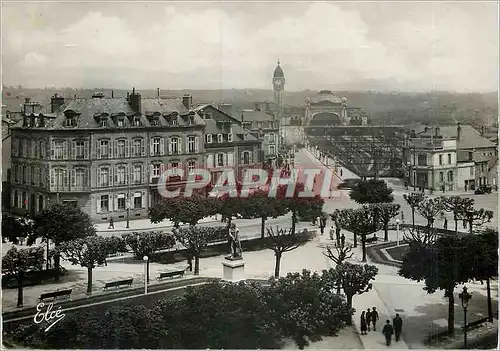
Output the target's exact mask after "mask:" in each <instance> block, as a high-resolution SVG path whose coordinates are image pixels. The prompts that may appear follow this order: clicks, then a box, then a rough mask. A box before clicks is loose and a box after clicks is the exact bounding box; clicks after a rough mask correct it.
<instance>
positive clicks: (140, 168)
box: [11, 90, 205, 222]
mask: <svg viewBox="0 0 500 351" xmlns="http://www.w3.org/2000/svg"><path fill="white" fill-rule="evenodd" d="M127 95H128V96H127V98H108V97H105V96H104V95H103V94H94V96H93V97H92V98H91V99H78V98H75V99H71V100H69V101H67V100H65V99H64V98H62V97H58V96H54V97H53V98H52V99H51V107H50V110H45V109H44V108H43V107H42V106H41V105H40V104H37V103H31V102H29V103H26V104H25V106H24V108H25V110H24V113H23V120H22V121H20V122H19V123H18V124H17V125H16V126H14V127H13V128H12V129H11V130H12V137H11V139H12V181H11V185H12V189H11V206H12V209H13V211H15V212H17V213H19V214H27V213H36V212H38V211H40V210H42V209H43V208H44V207H45V206H46V205H47V204H49V203H56V202H63V203H70V204H73V205H74V206H77V207H79V208H82V209H83V210H84V211H85V212H87V213H88V214H89V215H90V216H91V218H92V219H93V220H94V221H95V222H102V221H109V219H110V218H113V219H114V220H120V219H124V218H125V216H126V214H127V212H128V213H129V215H130V218H131V219H133V218H138V217H147V214H148V209H149V207H150V206H152V205H154V204H155V202H157V201H159V200H160V195H159V194H158V190H157V183H158V179H159V178H160V176H161V174H162V172H163V171H164V170H165V169H167V168H182V169H183V170H185V175H186V176H185V177H184V178H182V179H180V178H179V177H172V178H170V179H168V182H169V185H172V186H179V187H182V186H183V185H185V183H186V179H187V174H189V171H190V170H192V169H194V168H195V167H200V166H204V151H205V143H204V138H205V136H204V130H205V122H204V121H203V119H202V118H201V117H200V116H199V115H198V113H197V112H196V111H194V110H192V109H191V105H192V99H191V97H190V96H184V97H182V98H160V97H157V98H148V99H143V98H141V95H140V94H138V93H136V92H135V90H134V91H133V92H132V93H131V94H127ZM127 209H128V210H129V211H127Z"/></svg>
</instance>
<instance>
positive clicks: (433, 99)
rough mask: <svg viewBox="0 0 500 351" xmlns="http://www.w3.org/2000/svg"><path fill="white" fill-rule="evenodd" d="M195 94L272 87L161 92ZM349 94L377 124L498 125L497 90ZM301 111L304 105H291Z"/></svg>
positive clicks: (69, 92) (43, 97)
mask: <svg viewBox="0 0 500 351" xmlns="http://www.w3.org/2000/svg"><path fill="white" fill-rule="evenodd" d="M95 91H101V92H103V93H104V94H105V95H106V96H111V89H99V88H96V89H70V88H65V89H55V88H45V89H25V88H22V87H5V86H4V88H3V100H2V104H3V105H5V108H6V109H7V110H10V111H19V110H20V105H21V104H23V102H24V99H25V98H26V97H30V98H31V99H32V100H35V101H38V102H40V103H41V104H43V105H49V104H50V97H51V96H52V95H53V94H54V93H57V94H58V95H60V96H64V97H67V98H70V97H73V96H74V95H77V96H79V97H91V96H92V93H93V92H95ZM140 93H141V94H142V96H143V97H154V96H156V94H157V92H156V89H151V90H141V91H140ZM187 93H189V94H191V95H192V96H193V101H194V102H195V103H211V102H213V103H219V102H227V103H232V104H233V105H235V106H238V107H241V108H252V107H253V103H254V102H256V101H265V100H269V101H272V100H273V91H272V90H264V89H261V90H259V89H247V90H235V89H233V90H161V92H160V94H161V95H162V96H182V95H183V94H187ZM334 93H335V94H337V95H339V96H345V97H346V98H347V101H348V103H349V105H351V106H357V107H361V108H363V109H364V110H366V111H367V112H368V114H369V115H371V117H372V118H373V120H374V122H376V123H411V122H423V123H456V122H458V121H461V122H469V123H472V122H474V123H476V124H483V123H485V124H492V123H493V122H495V123H497V118H498V117H497V116H498V103H497V94H496V93H485V94H480V93H469V94H458V93H447V92H433V93H398V92H394V93H386V92H383V93H382V92H372V91H363V92H352V91H337V92H334ZM316 94H318V91H311V90H304V91H298V92H285V96H284V98H285V105H286V106H288V107H290V108H291V107H303V106H304V100H305V99H306V98H307V97H313V96H314V95H316ZM126 95H127V91H126V90H114V96H115V97H125V96H126ZM292 110H295V111H294V113H297V112H296V111H301V109H292Z"/></svg>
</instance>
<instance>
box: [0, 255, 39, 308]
mask: <svg viewBox="0 0 500 351" xmlns="http://www.w3.org/2000/svg"><path fill="white" fill-rule="evenodd" d="M43 256H44V253H43V248H41V247H33V248H27V249H21V250H18V249H17V248H16V247H12V248H10V249H9V251H7V253H6V254H5V255H4V256H3V257H2V272H4V273H5V274H7V275H12V276H15V277H16V278H17V307H23V300H24V298H23V286H24V279H25V274H26V272H28V271H40V270H42V267H43V262H44V261H45V260H44V258H43Z"/></svg>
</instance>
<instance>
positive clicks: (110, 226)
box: [108, 217, 115, 229]
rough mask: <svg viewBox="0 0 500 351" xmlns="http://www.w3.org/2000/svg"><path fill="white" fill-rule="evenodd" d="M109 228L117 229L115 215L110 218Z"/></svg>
mask: <svg viewBox="0 0 500 351" xmlns="http://www.w3.org/2000/svg"><path fill="white" fill-rule="evenodd" d="M108 229H115V224H114V223H113V217H110V218H109V226H108Z"/></svg>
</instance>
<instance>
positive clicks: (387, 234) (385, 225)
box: [384, 222, 389, 241]
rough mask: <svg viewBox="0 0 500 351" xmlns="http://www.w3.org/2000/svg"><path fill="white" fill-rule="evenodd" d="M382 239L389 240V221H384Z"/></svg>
mask: <svg viewBox="0 0 500 351" xmlns="http://www.w3.org/2000/svg"><path fill="white" fill-rule="evenodd" d="M384 241H389V222H384Z"/></svg>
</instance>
